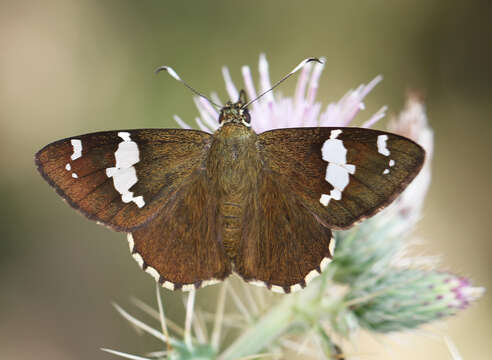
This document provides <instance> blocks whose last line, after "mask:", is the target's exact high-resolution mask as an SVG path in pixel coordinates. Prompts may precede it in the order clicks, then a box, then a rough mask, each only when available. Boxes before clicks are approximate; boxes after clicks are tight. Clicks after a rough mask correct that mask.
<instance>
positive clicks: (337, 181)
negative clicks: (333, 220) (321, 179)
mask: <svg viewBox="0 0 492 360" xmlns="http://www.w3.org/2000/svg"><path fill="white" fill-rule="evenodd" d="M341 133H342V130H340V129H336V130H332V131H331V133H330V138H329V139H328V140H326V141H325V142H324V144H323V146H322V147H321V155H322V158H323V160H325V161H327V162H328V166H327V168H326V175H325V180H326V181H327V182H328V183H330V185H332V186H333V190H331V192H330V194H329V195H328V194H322V195H321V197H320V199H319V202H320V203H321V204H322V205H324V206H328V204H329V203H330V200H331V199H334V200H340V199H341V198H342V193H343V190H344V189H345V188H346V187H347V186H348V184H349V181H350V177H349V174H355V165H353V164H347V149H346V148H345V146H344V145H343V141H342V140H340V139H338V136H339V135H340V134H341Z"/></svg>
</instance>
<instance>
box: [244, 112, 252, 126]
mask: <svg viewBox="0 0 492 360" xmlns="http://www.w3.org/2000/svg"><path fill="white" fill-rule="evenodd" d="M243 115H244V121H246V122H247V123H248V124H249V123H251V116H250V115H249V111H248V109H244V110H243Z"/></svg>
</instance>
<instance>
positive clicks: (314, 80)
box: [307, 58, 326, 104]
mask: <svg viewBox="0 0 492 360" xmlns="http://www.w3.org/2000/svg"><path fill="white" fill-rule="evenodd" d="M320 60H321V62H322V63H321V64H320V63H316V64H314V69H313V73H312V74H311V80H310V81H309V88H308V93H307V102H308V104H313V103H314V100H315V99H316V93H317V92H318V86H319V78H320V77H321V73H322V72H323V69H324V67H325V62H326V59H325V58H321V59H320Z"/></svg>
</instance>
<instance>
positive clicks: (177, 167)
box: [35, 129, 211, 232]
mask: <svg viewBox="0 0 492 360" xmlns="http://www.w3.org/2000/svg"><path fill="white" fill-rule="evenodd" d="M210 142H211V136H210V135H209V134H207V133H205V132H201V131H195V130H173V129H142V130H122V131H106V132H99V133H92V134H86V135H81V136H74V137H72V138H68V139H64V140H60V141H57V142H54V143H51V144H49V145H47V146H46V147H44V148H43V149H41V150H40V151H39V152H38V153H37V154H36V158H35V160H36V164H37V166H38V170H39V171H40V173H41V174H42V175H43V177H44V178H45V179H46V180H47V181H48V182H49V183H50V185H52V186H53V187H54V188H55V189H56V190H57V192H58V193H59V194H60V195H61V196H62V197H63V198H64V199H65V200H67V202H68V203H69V204H70V205H72V206H73V207H75V208H76V209H78V210H80V211H81V212H82V213H83V214H84V215H86V216H87V217H88V218H90V219H92V220H96V221H98V222H100V223H102V224H104V225H107V226H109V227H111V228H113V229H115V230H117V231H126V232H130V231H133V230H135V229H137V228H138V227H140V226H142V225H144V224H145V223H147V222H148V221H150V220H152V219H153V218H154V217H155V216H156V214H157V213H158V212H159V209H161V208H162V207H165V206H166V203H167V202H168V201H170V199H172V198H173V197H174V196H176V193H177V191H178V190H179V188H180V187H181V186H182V184H183V183H184V182H185V181H186V180H187V179H188V178H189V177H190V176H192V174H193V173H194V172H196V171H197V170H198V169H200V168H201V167H203V163H204V160H205V158H206V155H207V151H208V147H209V144H210Z"/></svg>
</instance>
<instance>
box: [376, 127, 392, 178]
mask: <svg viewBox="0 0 492 360" xmlns="http://www.w3.org/2000/svg"><path fill="white" fill-rule="evenodd" d="M387 141H388V135H379V136H378V152H379V153H380V154H383V155H384V156H390V154H391V152H390V151H389V149H388V145H387V143H386V142H387ZM388 165H389V167H393V166H395V160H393V159H390V161H389V163H388ZM389 173H390V171H389V169H388V168H386V169H384V171H383V175H387V174H389Z"/></svg>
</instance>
